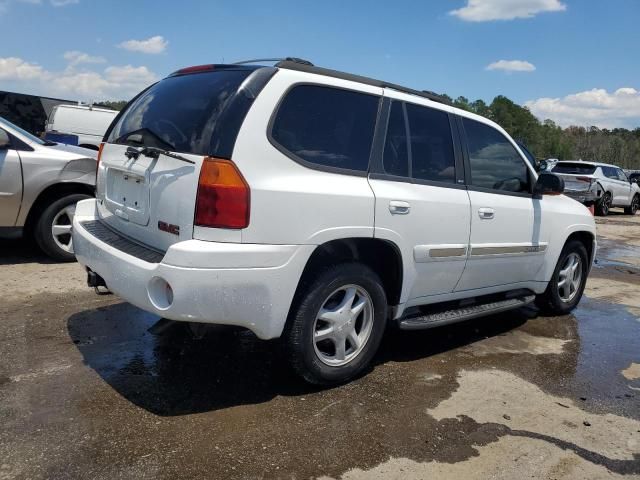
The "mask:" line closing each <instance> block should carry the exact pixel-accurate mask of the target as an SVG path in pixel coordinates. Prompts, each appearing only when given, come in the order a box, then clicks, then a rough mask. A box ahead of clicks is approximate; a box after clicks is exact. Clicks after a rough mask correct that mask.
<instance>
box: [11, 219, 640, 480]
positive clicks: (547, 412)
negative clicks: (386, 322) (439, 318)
mask: <svg viewBox="0 0 640 480" xmlns="http://www.w3.org/2000/svg"><path fill="white" fill-rule="evenodd" d="M598 228H599V235H600V238H599V242H600V246H601V247H602V248H601V249H600V250H599V252H598V264H597V265H596V266H595V267H594V269H593V272H592V276H591V277H590V280H589V284H588V288H587V297H586V298H584V299H583V301H582V302H581V304H580V306H579V307H578V308H577V309H576V310H575V312H574V313H573V314H572V315H568V316H565V317H544V316H541V315H540V313H539V312H538V311H537V310H536V309H535V308H534V307H528V308H525V309H522V310H518V311H515V312H508V313H504V314H500V315H494V316H491V317H486V318H484V319H478V320H474V321H470V322H466V323H463V324H458V325H453V326H448V327H442V328H438V329H434V330H429V331H423V332H400V331H389V332H388V334H387V336H386V338H385V340H384V342H383V345H382V347H381V350H380V352H379V354H378V355H377V357H376V361H375V365H374V366H373V367H372V368H371V369H370V371H368V372H367V373H366V374H365V375H364V376H362V377H361V378H359V379H357V380H355V381H353V382H352V383H350V384H348V385H345V386H341V387H338V388H332V389H319V388H313V387H310V386H308V385H306V384H304V383H303V382H301V381H300V380H298V379H297V377H295V376H294V375H293V374H292V373H291V372H290V371H289V369H288V368H287V366H286V364H285V362H284V361H283V359H282V358H281V356H280V353H279V352H280V350H279V348H278V347H279V346H278V342H277V341H271V342H262V341H259V340H257V339H256V338H255V337H254V336H253V335H252V334H250V333H248V332H245V331H239V330H234V329H221V328H211V329H208V330H207V331H205V332H204V335H203V336H202V338H196V337H194V335H193V334H192V332H191V331H190V330H189V328H188V327H187V326H185V325H184V324H176V325H173V326H171V327H170V328H168V329H166V330H165V331H163V332H160V333H158V334H153V333H150V332H149V331H148V329H149V328H150V327H151V326H152V325H154V324H155V323H156V322H157V320H158V317H156V316H154V315H150V314H147V313H145V312H143V311H141V310H139V309H137V308H135V307H133V306H131V305H129V304H127V303H123V302H121V301H120V300H119V299H118V298H116V297H114V296H111V295H107V296H97V295H95V294H94V293H93V292H92V291H89V290H88V289H86V287H84V284H83V282H84V278H83V275H82V271H81V270H80V268H79V267H78V266H77V265H56V264H52V263H50V262H48V261H46V259H44V258H43V257H42V256H40V255H39V254H38V253H37V252H36V250H35V249H34V248H33V247H31V246H29V245H28V244H24V243H23V242H4V243H0V291H2V292H3V293H2V302H1V303H0V479H5V478H105V479H106V478H109V479H111V478H196V477H197V478H202V477H205V478H287V479H290V478H296V479H298V478H318V477H328V478H345V479H346V478H348V479H358V478H398V479H401V478H402V479H405V478H410V479H414V478H415V479H418V478H465V479H466V478H505V479H507V478H509V479H510V478H593V479H600V478H618V477H623V476H624V477H625V478H640V265H638V262H637V261H636V260H637V259H639V258H640V215H638V216H637V217H635V218H633V219H631V217H627V216H622V215H613V216H611V217H609V218H607V219H604V220H602V219H599V220H598ZM200 333H203V332H200Z"/></svg>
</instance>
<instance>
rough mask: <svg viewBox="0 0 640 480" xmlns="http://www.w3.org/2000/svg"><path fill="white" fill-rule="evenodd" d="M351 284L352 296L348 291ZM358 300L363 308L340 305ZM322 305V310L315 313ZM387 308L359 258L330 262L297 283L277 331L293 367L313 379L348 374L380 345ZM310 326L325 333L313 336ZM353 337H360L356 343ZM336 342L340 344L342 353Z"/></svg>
mask: <svg viewBox="0 0 640 480" xmlns="http://www.w3.org/2000/svg"><path fill="white" fill-rule="evenodd" d="M352 290H353V293H354V296H353V297H351V295H349V293H350V292H351V291H352ZM360 304H362V305H363V308H362V309H361V311H360V312H359V313H357V315H355V316H354V315H349V314H346V313H347V312H348V311H349V310H353V308H350V309H345V308H341V307H345V306H346V305H351V306H352V307H353V306H354V305H355V306H358V305H360ZM322 308H324V309H325V314H324V315H323V316H322V317H323V318H320V316H321V315H320V311H321V309H322ZM387 308H388V307H387V296H386V294H385V291H384V288H383V287H382V282H381V281H380V278H379V277H378V275H377V274H376V273H375V272H374V271H373V270H371V269H370V268H369V267H367V266H365V265H362V264H359V263H346V264H338V265H334V266H331V267H329V268H328V269H326V270H324V271H323V272H322V273H320V274H319V275H318V276H317V277H316V278H314V279H312V280H311V281H310V282H309V283H308V284H307V285H305V284H301V285H300V287H299V291H298V292H297V294H296V299H294V303H293V305H292V308H291V311H290V313H289V318H288V319H287V326H286V328H285V331H284V333H283V337H282V340H283V342H284V347H285V351H286V353H287V357H288V359H289V362H290V363H291V365H292V367H293V369H294V370H295V372H296V373H297V374H298V375H300V376H301V377H302V378H304V379H305V380H306V381H307V382H309V383H313V384H318V385H335V384H341V383H345V382H347V381H349V380H351V379H352V378H354V377H355V376H356V375H358V374H359V373H361V372H362V371H363V370H364V369H365V368H366V367H367V366H368V365H369V363H370V362H371V360H372V358H373V356H374V355H375V353H376V351H377V350H378V347H379V346H380V341H381V340H382V336H383V334H384V331H385V326H386V321H387ZM345 322H346V323H345ZM316 332H324V336H325V339H324V340H315V338H316V337H315V333H316ZM349 332H352V333H349ZM354 335H355V337H357V338H355V339H354ZM347 337H350V338H351V339H350V338H347ZM354 342H361V343H360V346H359V347H356V346H354V345H355V343H354ZM339 344H342V345H344V354H341V352H340V349H339V347H338V345H339ZM343 355H344V357H343V358H342V359H341V357H342V356H343ZM343 362H344V363H343Z"/></svg>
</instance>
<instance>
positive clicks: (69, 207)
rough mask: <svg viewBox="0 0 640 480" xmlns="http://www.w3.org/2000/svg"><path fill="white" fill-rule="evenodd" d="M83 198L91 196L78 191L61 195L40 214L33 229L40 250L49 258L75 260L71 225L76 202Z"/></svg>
mask: <svg viewBox="0 0 640 480" xmlns="http://www.w3.org/2000/svg"><path fill="white" fill-rule="evenodd" d="M85 198H91V197H89V195H83V194H80V193H78V194H73V195H68V196H66V197H62V198H61V199H59V200H56V201H55V202H53V203H52V204H51V205H49V206H48V207H47V208H46V209H45V210H44V211H43V212H42V214H41V215H40V218H39V219H38V222H37V224H36V228H35V231H34V234H35V239H36V242H37V243H38V246H39V247H40V248H41V249H42V251H43V252H44V253H46V254H47V255H48V256H50V257H51V258H53V259H55V260H59V261H62V262H71V261H73V260H75V255H74V254H73V240H72V238H71V226H72V224H73V217H74V215H75V213H76V203H78V202H79V201H80V200H84V199H85Z"/></svg>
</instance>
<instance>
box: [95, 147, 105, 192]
mask: <svg viewBox="0 0 640 480" xmlns="http://www.w3.org/2000/svg"><path fill="white" fill-rule="evenodd" d="M103 149H104V142H102V143H101V144H100V146H99V147H98V156H97V157H96V186H98V169H99V168H100V157H101V156H102V150H103Z"/></svg>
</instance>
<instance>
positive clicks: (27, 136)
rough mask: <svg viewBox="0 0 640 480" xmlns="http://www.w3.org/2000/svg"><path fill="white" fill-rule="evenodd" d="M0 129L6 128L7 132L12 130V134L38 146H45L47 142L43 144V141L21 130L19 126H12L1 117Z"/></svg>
mask: <svg viewBox="0 0 640 480" xmlns="http://www.w3.org/2000/svg"><path fill="white" fill-rule="evenodd" d="M0 127H5V128H7V129H9V130H13V132H15V133H17V134H18V135H20V136H22V137H24V139H25V140H27V141H29V142H33V143H37V144H38V145H46V144H47V142H45V141H44V140H41V139H39V138H38V137H36V136H35V135H33V134H31V133H29V132H27V131H26V130H23V129H22V128H20V127H19V126H17V125H14V124H13V123H11V122H10V121H9V120H5V119H4V118H2V117H0Z"/></svg>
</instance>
